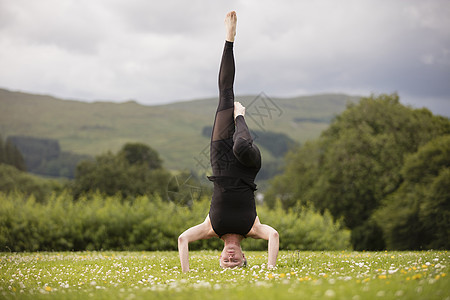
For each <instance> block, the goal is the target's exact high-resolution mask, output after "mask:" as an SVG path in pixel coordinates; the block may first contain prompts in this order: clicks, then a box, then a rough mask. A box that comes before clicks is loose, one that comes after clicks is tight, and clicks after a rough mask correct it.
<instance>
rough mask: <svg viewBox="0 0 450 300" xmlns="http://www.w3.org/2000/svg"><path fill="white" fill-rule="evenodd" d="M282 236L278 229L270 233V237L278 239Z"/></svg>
mask: <svg viewBox="0 0 450 300" xmlns="http://www.w3.org/2000/svg"><path fill="white" fill-rule="evenodd" d="M279 238H280V236H279V234H278V231H276V230H275V229H274V230H273V231H272V232H271V233H270V239H274V240H275V239H276V240H278V239H279Z"/></svg>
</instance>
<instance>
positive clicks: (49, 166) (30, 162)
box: [7, 136, 91, 179]
mask: <svg viewBox="0 0 450 300" xmlns="http://www.w3.org/2000/svg"><path fill="white" fill-rule="evenodd" d="M7 142H8V143H10V144H12V145H14V146H15V147H17V149H18V150H19V151H20V153H21V154H22V155H23V158H24V160H25V165H26V169H27V171H28V172H30V173H33V174H38V175H44V176H51V177H64V178H70V179H73V178H74V177H75V168H76V166H77V164H78V163H79V162H80V161H82V160H87V159H91V157H90V156H88V155H80V154H75V153H71V152H67V151H61V148H60V146H59V142H58V141H57V140H54V139H44V138H36V137H28V136H10V137H8V139H7Z"/></svg>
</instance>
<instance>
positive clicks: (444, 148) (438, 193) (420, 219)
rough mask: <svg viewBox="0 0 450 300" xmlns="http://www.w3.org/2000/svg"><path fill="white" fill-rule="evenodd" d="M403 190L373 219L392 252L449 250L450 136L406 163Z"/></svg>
mask: <svg viewBox="0 0 450 300" xmlns="http://www.w3.org/2000/svg"><path fill="white" fill-rule="evenodd" d="M401 174H402V176H403V178H404V181H403V182H402V184H401V186H400V188H399V189H398V190H397V191H396V192H395V193H393V194H392V195H390V196H389V197H387V198H386V199H385V200H383V205H382V206H381V207H380V208H379V209H378V211H377V212H376V213H375V214H374V218H373V219H374V220H375V221H376V222H377V223H378V224H379V226H380V227H381V228H382V229H383V232H384V235H385V237H386V243H387V247H388V248H391V249H402V250H403V249H448V248H449V247H450V241H449V239H448V237H449V236H450V189H449V186H450V135H446V136H442V137H438V138H436V139H434V140H432V141H430V142H429V143H427V144H426V145H424V146H422V147H421V148H420V149H419V151H417V152H416V153H414V154H412V155H409V156H408V157H407V159H406V160H405V164H404V166H403V168H402V171H401Z"/></svg>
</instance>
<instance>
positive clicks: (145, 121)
mask: <svg viewBox="0 0 450 300" xmlns="http://www.w3.org/2000/svg"><path fill="white" fill-rule="evenodd" d="M358 98H359V97H354V96H348V95H342V94H326V95H316V96H308V97H295V98H269V97H268V96H267V95H264V94H261V95H257V96H255V95H248V96H240V97H237V99H236V100H237V101H240V102H242V103H243V104H244V105H245V106H247V117H246V119H247V122H248V125H249V127H250V128H251V129H253V130H255V132H258V131H259V132H261V131H263V132H270V133H273V134H276V133H282V134H285V135H287V136H288V137H289V138H291V139H292V140H294V141H296V142H298V143H302V142H304V141H306V140H308V139H312V138H315V137H317V136H318V135H319V134H320V132H321V131H322V130H323V129H325V128H326V127H327V126H328V124H329V121H330V120H331V119H332V118H333V117H334V116H335V115H337V114H338V113H340V112H341V111H343V110H344V109H345V106H346V103H347V102H349V101H351V102H353V101H357V100H358ZM216 105H217V99H216V98H209V99H201V100H192V101H186V102H177V103H172V104H166V105H155V106H146V105H141V104H138V103H136V102H133V101H130V102H124V103H111V102H94V103H87V102H81V101H76V100H63V99H58V98H55V97H52V96H47V95H34V94H27V93H22V92H13V91H8V90H4V89H0V134H1V135H2V136H3V137H7V136H31V137H39V138H46V139H55V140H58V141H59V144H60V146H61V150H62V151H68V152H72V153H76V154H80V155H84V154H87V155H92V156H94V155H98V154H101V153H104V152H106V151H113V152H115V151H117V150H119V148H120V147H122V146H123V145H124V144H125V143H127V142H143V143H146V144H148V145H150V146H151V147H152V148H154V149H156V150H157V151H158V152H159V153H160V155H161V157H162V158H163V160H164V165H165V167H166V168H169V169H173V170H180V169H190V170H194V171H195V172H200V173H201V172H202V171H204V170H203V169H204V167H207V166H208V156H207V155H208V151H209V138H207V137H205V136H204V135H202V131H203V129H204V128H205V127H206V126H211V125H212V123H213V120H214V113H215V109H216ZM257 130H258V131H257ZM264 136H271V135H264ZM257 139H258V136H257V137H256V140H257ZM265 144H267V142H266V143H265ZM269 144H270V143H269ZM205 151H206V152H205ZM262 152H263V160H264V163H270V162H273V161H279V160H280V158H277V157H273V156H272V154H271V152H270V151H267V150H266V149H264V147H263V149H262Z"/></svg>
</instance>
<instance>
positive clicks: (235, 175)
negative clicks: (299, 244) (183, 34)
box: [178, 11, 279, 272]
mask: <svg viewBox="0 0 450 300" xmlns="http://www.w3.org/2000/svg"><path fill="white" fill-rule="evenodd" d="M236 23H237V17H236V12H234V11H232V12H229V13H228V14H227V16H226V18H225V28H226V41H225V47H224V50H223V56H222V62H221V65H220V71H219V94H220V95H219V105H218V107H217V112H216V116H215V120H214V126H213V131H212V136H211V147H210V159H211V166H212V171H213V176H209V177H208V179H209V180H211V181H212V182H213V183H214V191H213V196H212V200H211V206H210V210H209V214H208V216H207V217H206V219H205V221H204V222H203V223H201V224H199V225H196V226H194V227H191V228H189V229H188V230H186V231H185V232H183V233H182V234H181V235H180V236H179V238H178V251H179V255H180V261H181V269H182V271H183V272H187V271H189V249H188V244H189V243H190V242H193V241H197V240H201V239H209V238H212V237H219V238H220V239H222V240H223V241H224V248H223V251H222V253H221V255H220V266H221V267H223V268H232V267H237V266H244V265H246V263H247V261H246V259H245V255H244V253H242V249H241V246H240V243H241V241H242V240H243V239H244V238H246V237H251V238H255V239H265V240H268V241H269V245H268V262H267V265H268V266H269V268H271V267H273V266H275V263H276V259H277V255H278V245H279V241H278V232H277V231H276V230H275V229H273V228H272V227H270V226H268V225H264V224H261V222H260V221H259V218H258V216H257V215H256V207H255V198H254V191H255V190H256V185H255V183H254V180H255V177H256V174H257V173H258V171H259V169H260V168H261V155H260V152H259V149H258V147H256V145H254V144H253V140H252V137H251V135H250V132H249V130H248V127H247V125H246V123H245V119H244V115H245V107H243V106H242V105H241V104H240V103H239V102H234V92H233V82H234V73H235V67H234V56H233V45H234V37H235V35H236Z"/></svg>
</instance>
